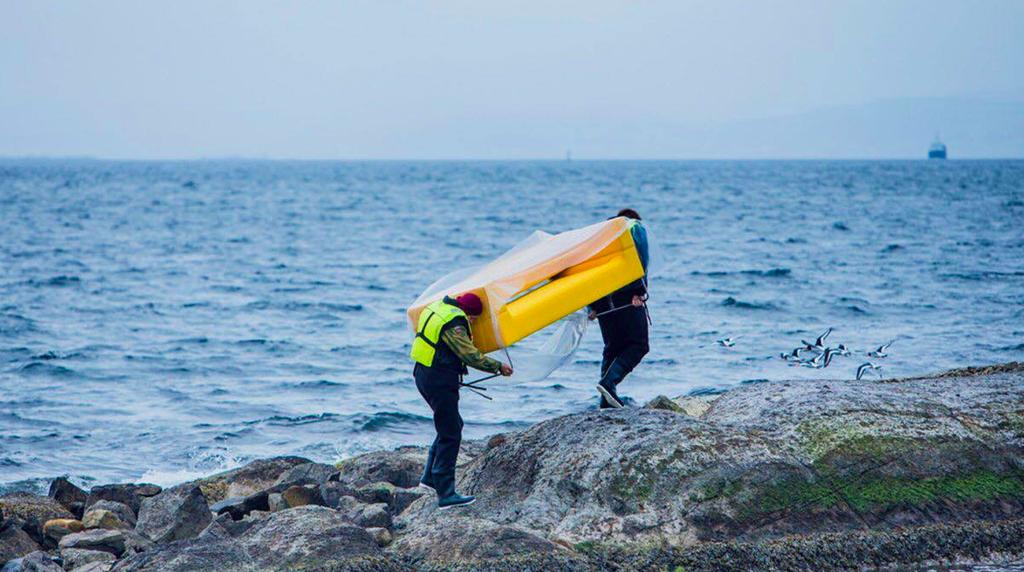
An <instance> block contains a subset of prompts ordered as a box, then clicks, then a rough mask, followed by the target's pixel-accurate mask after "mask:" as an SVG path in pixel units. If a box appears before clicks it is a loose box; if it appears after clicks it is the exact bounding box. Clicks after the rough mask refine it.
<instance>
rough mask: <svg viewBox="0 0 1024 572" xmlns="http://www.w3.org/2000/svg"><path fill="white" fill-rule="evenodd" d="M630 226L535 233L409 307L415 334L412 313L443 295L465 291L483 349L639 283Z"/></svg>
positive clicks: (619, 221)
mask: <svg viewBox="0 0 1024 572" xmlns="http://www.w3.org/2000/svg"><path fill="white" fill-rule="evenodd" d="M643 275H644V269H643V266H642V265H641V263H640V256H639V254H638V252H637V248H636V245H635V244H634V243H633V237H632V234H631V233H630V221H629V219H626V218H624V217H618V218H614V219H611V220H608V221H605V222H601V223H598V224H594V225H590V226H588V227H584V228H580V229H575V230H570V231H567V232H563V233H560V234H556V235H551V234H547V233H544V232H540V231H538V232H535V233H534V234H533V235H531V236H530V237H529V238H527V239H526V240H524V241H523V242H521V243H519V244H517V245H516V246H515V247H513V248H512V249H511V250H509V251H508V252H506V253H505V254H503V255H501V256H500V257H498V258H497V259H495V260H494V261H492V262H490V263H488V264H486V265H484V266H482V267H479V268H475V269H471V270H469V271H457V272H454V273H452V274H449V275H448V276H446V277H444V278H442V279H441V280H438V281H437V282H435V283H434V284H433V285H431V286H430V287H429V288H427V290H426V291H425V292H424V293H423V294H422V295H420V297H419V298H418V299H417V300H416V302H414V303H413V305H412V306H410V307H409V309H408V311H407V314H408V317H409V325H410V328H411V329H413V331H414V332H415V328H416V323H417V322H418V320H419V315H420V312H421V311H423V308H424V307H426V305H427V304H430V303H431V302H433V301H435V300H439V299H441V298H443V297H444V296H448V295H451V296H456V295H458V294H462V293H464V292H473V293H475V294H476V295H477V296H480V299H481V300H483V302H484V311H483V314H481V316H480V317H479V318H477V319H476V320H475V323H474V324H473V326H472V328H473V341H474V343H475V344H476V346H477V347H478V348H480V350H481V351H483V352H492V351H494V350H497V349H499V348H503V347H508V346H510V345H512V344H514V343H515V342H517V341H519V340H521V339H523V338H525V337H526V336H528V335H530V334H532V333H534V332H536V331H538V330H540V329H542V328H544V327H546V326H548V325H550V324H552V323H554V322H556V321H558V320H560V319H561V318H563V317H565V316H567V315H569V314H571V313H573V312H575V311H576V310H579V309H580V308H583V307H584V306H586V305H587V304H589V303H591V302H593V301H594V300H597V299H599V298H601V297H602V296H607V295H608V294H611V293H612V292H614V291H615V290H618V289H619V288H621V287H623V286H625V285H626V284H629V283H630V282H633V281H634V280H637V279H639V278H642V277H643Z"/></svg>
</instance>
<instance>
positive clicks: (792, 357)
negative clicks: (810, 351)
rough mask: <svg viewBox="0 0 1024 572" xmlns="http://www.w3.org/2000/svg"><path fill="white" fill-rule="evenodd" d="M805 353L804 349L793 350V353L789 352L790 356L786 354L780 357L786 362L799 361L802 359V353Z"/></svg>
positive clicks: (783, 353) (781, 354)
mask: <svg viewBox="0 0 1024 572" xmlns="http://www.w3.org/2000/svg"><path fill="white" fill-rule="evenodd" d="M803 351H804V348H793V351H791V352H789V353H788V354H787V353H786V352H782V353H780V354H779V357H780V358H782V359H784V360H786V361H789V360H799V359H800V353H801V352H803Z"/></svg>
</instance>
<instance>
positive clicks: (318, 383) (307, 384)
mask: <svg viewBox="0 0 1024 572" xmlns="http://www.w3.org/2000/svg"><path fill="white" fill-rule="evenodd" d="M283 385H286V386H289V387H303V388H318V387H348V384H347V383H342V382H340V381H331V380H329V379H317V380H313V381H298V382H287V383H284V384H283Z"/></svg>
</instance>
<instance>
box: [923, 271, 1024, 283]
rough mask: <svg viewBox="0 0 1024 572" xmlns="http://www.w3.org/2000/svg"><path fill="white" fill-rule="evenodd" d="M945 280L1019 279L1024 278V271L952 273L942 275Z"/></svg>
mask: <svg viewBox="0 0 1024 572" xmlns="http://www.w3.org/2000/svg"><path fill="white" fill-rule="evenodd" d="M940 276H942V277H943V278H955V279H958V280H976V281H983V280H999V279H1002V278H1017V277H1020V276H1024V271H1021V270H1016V271H1010V272H999V271H997V270H979V271H977V272H950V273H947V274H941V275H940Z"/></svg>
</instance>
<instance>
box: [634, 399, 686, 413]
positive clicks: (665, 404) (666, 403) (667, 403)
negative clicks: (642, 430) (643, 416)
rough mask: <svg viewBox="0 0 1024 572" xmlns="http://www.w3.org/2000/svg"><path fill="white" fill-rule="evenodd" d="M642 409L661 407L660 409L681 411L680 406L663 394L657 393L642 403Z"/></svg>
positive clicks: (674, 411)
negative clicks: (657, 394) (645, 403)
mask: <svg viewBox="0 0 1024 572" xmlns="http://www.w3.org/2000/svg"><path fill="white" fill-rule="evenodd" d="M644 409H661V410H662V411H672V412H673V413H682V412H683V408H682V407H680V406H679V405H678V404H676V402H675V401H672V400H671V399H669V398H668V397H665V396H664V395H659V396H657V397H655V398H654V399H652V400H650V401H648V402H647V405H644Z"/></svg>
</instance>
